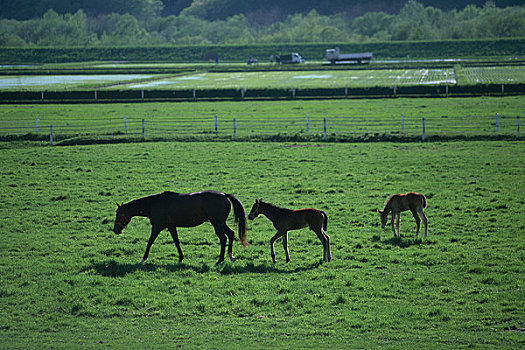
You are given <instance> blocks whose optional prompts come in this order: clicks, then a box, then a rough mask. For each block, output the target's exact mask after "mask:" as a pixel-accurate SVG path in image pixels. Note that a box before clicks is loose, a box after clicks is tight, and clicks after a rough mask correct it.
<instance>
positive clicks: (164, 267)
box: [82, 260, 322, 277]
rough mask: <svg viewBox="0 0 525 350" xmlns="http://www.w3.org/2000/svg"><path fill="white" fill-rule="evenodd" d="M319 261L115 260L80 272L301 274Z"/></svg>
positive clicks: (108, 274)
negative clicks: (293, 264) (291, 264)
mask: <svg viewBox="0 0 525 350" xmlns="http://www.w3.org/2000/svg"><path fill="white" fill-rule="evenodd" d="M321 264H322V263H321V261H318V262H314V263H312V264H309V265H305V266H300V267H297V268H295V269H290V270H287V269H283V268H280V267H278V266H277V265H275V264H272V265H270V264H267V263H261V264H257V265H256V264H253V263H251V262H249V263H247V264H245V265H244V264H241V262H237V263H235V262H233V263H230V262H223V263H222V264H219V265H213V266H212V267H210V266H209V265H207V264H202V265H192V264H187V263H174V264H154V263H146V264H144V265H142V264H139V263H136V264H129V263H125V264H122V263H119V262H117V261H115V260H110V261H105V262H100V263H96V264H94V265H92V266H87V267H85V268H83V269H82V272H86V271H91V270H95V272H96V273H98V274H99V275H101V276H104V277H124V276H126V275H127V274H130V273H134V272H135V271H149V272H154V271H159V270H161V271H168V272H179V271H193V272H195V273H206V272H209V271H210V270H211V269H212V268H215V269H216V271H217V272H218V273H220V274H221V275H235V274H242V273H259V274H264V273H296V272H302V271H308V270H313V269H315V268H318V267H319V266H320V265H321Z"/></svg>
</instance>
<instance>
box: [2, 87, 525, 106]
mask: <svg viewBox="0 0 525 350" xmlns="http://www.w3.org/2000/svg"><path fill="white" fill-rule="evenodd" d="M519 94H525V84H505V85H501V84H479V85H459V86H458V85H451V86H445V85H439V86H427V85H414V86H401V87H368V88H316V89H249V90H244V89H207V90H106V91H45V92H32V91H0V101H1V102H2V103H31V102H54V103H56V102H114V101H116V102H118V101H126V102H133V101H136V102H141V101H159V100H164V101H191V100H216V99H225V100H242V99H293V98H299V99H301V98H304V99H308V98H311V99H315V98H346V97H347V98H366V97H397V96H414V97H419V96H421V97H431V96H479V95H492V96H502V95H519Z"/></svg>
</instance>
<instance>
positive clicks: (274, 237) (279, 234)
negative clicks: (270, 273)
mask: <svg viewBox="0 0 525 350" xmlns="http://www.w3.org/2000/svg"><path fill="white" fill-rule="evenodd" d="M286 233H287V231H277V233H276V234H275V235H274V236H273V237H272V238H271V239H270V248H271V254H272V260H273V262H276V260H275V241H276V240H277V239H278V238H279V237H281V236H282V235H285V234H286ZM283 244H284V243H283ZM286 244H287V245H288V242H287V243H286Z"/></svg>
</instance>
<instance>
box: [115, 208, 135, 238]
mask: <svg viewBox="0 0 525 350" xmlns="http://www.w3.org/2000/svg"><path fill="white" fill-rule="evenodd" d="M130 221H131V218H130V217H129V216H128V215H126V214H125V211H124V204H122V205H121V204H118V203H117V215H116V217H115V224H114V225H113V232H115V233H116V234H117V235H118V234H120V233H121V232H122V230H123V229H124V228H125V227H126V225H127V224H129V222H130Z"/></svg>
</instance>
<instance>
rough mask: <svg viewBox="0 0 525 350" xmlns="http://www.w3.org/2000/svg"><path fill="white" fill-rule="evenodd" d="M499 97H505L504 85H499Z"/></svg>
mask: <svg viewBox="0 0 525 350" xmlns="http://www.w3.org/2000/svg"><path fill="white" fill-rule="evenodd" d="M501 96H505V84H501Z"/></svg>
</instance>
